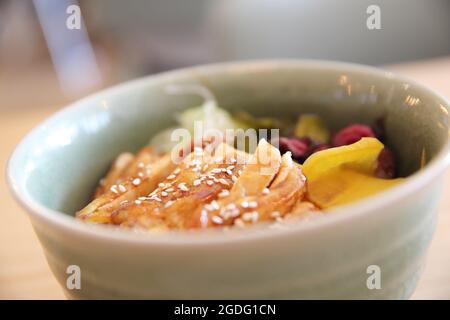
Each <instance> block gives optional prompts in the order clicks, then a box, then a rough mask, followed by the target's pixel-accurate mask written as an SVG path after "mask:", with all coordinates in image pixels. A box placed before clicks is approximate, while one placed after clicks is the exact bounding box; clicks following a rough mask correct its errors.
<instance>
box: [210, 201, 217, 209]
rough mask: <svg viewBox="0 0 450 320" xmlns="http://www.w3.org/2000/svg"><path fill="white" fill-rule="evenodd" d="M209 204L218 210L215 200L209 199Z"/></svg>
mask: <svg viewBox="0 0 450 320" xmlns="http://www.w3.org/2000/svg"><path fill="white" fill-rule="evenodd" d="M211 206H212V207H213V208H214V209H215V210H219V204H218V203H217V201H216V200H213V201H211Z"/></svg>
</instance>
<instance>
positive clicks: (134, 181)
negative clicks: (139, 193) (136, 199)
mask: <svg viewBox="0 0 450 320" xmlns="http://www.w3.org/2000/svg"><path fill="white" fill-rule="evenodd" d="M140 183H141V179H139V178H136V179H134V180H133V184H134V185H135V186H138V185H139V184H140Z"/></svg>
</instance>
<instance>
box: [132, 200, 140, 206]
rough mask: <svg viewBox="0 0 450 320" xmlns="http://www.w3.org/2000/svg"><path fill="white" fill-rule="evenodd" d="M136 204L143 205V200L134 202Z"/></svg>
mask: <svg viewBox="0 0 450 320" xmlns="http://www.w3.org/2000/svg"><path fill="white" fill-rule="evenodd" d="M134 203H135V204H137V205H140V204H141V203H142V201H141V200H134Z"/></svg>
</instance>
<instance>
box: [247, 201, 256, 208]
mask: <svg viewBox="0 0 450 320" xmlns="http://www.w3.org/2000/svg"><path fill="white" fill-rule="evenodd" d="M257 206H258V202H256V201H250V202H249V203H248V207H249V208H256V207H257Z"/></svg>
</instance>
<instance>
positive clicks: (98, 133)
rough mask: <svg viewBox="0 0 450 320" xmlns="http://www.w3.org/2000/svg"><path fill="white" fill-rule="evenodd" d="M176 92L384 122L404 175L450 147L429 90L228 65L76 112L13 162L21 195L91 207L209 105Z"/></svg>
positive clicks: (148, 82) (59, 205) (347, 71)
mask: <svg viewBox="0 0 450 320" xmlns="http://www.w3.org/2000/svg"><path fill="white" fill-rule="evenodd" d="M170 83H198V84H202V85H204V86H207V87H208V88H209V89H211V90H212V92H213V93H214V94H215V96H216V98H217V100H218V102H219V105H220V106H221V107H223V108H225V109H228V110H231V111H239V110H246V111H248V112H250V113H252V114H255V115H265V116H270V115H273V116H292V117H297V116H298V115H299V114H301V113H305V112H307V113H316V114H319V115H321V116H322V117H323V119H324V120H325V121H326V122H327V123H328V125H329V126H330V127H331V128H332V129H337V128H340V127H342V126H345V125H347V124H350V123H354V122H364V123H368V124H372V123H374V121H375V120H376V119H378V118H382V119H384V122H385V127H386V136H387V144H388V145H389V146H390V147H391V148H392V149H393V150H394V153H395V155H396V157H397V160H398V166H399V169H400V174H401V175H403V176H406V175H409V174H412V173H413V172H415V171H416V170H418V169H419V168H420V166H421V163H422V162H424V161H425V162H429V160H430V159H432V158H433V157H434V156H435V155H436V154H437V153H438V152H439V151H440V150H441V149H442V148H443V146H444V145H445V143H446V142H447V140H448V132H449V128H448V109H447V108H448V105H447V104H446V103H445V101H443V100H442V99H440V98H439V97H437V96H436V95H434V94H432V93H430V92H429V91H428V90H426V89H424V88H422V87H421V86H418V85H416V84H413V83H410V82H409V81H408V80H404V79H400V78H398V77H395V76H393V75H392V74H390V73H388V72H383V71H375V70H373V69H369V68H365V67H358V66H352V65H347V64H334V63H323V62H260V63H259V62H258V63H238V64H224V65H215V66H207V67H199V68H192V69H186V70H181V71H175V72H170V73H165V74H161V75H157V76H152V77H148V78H144V79H141V80H137V81H133V82H130V83H126V84H124V85H121V86H118V87H115V88H112V89H109V90H106V91H103V92H100V93H98V94H96V95H94V96H91V97H88V98H86V99H83V100H81V101H79V102H77V103H75V104H74V105H73V106H71V107H70V108H67V109H64V110H63V111H61V112H59V113H58V114H57V115H55V116H53V117H52V118H50V119H49V120H47V121H46V122H45V123H43V124H42V125H41V126H39V127H38V128H36V129H35V130H34V131H33V132H32V133H31V134H29V135H28V136H27V137H26V138H25V140H24V141H23V142H22V143H21V145H20V146H19V147H18V149H17V150H16V152H15V154H14V156H13V157H12V160H11V162H10V174H11V176H12V177H14V180H15V182H16V183H17V184H18V189H19V190H21V192H26V193H27V194H28V195H29V196H30V197H31V198H32V199H34V200H36V201H37V202H39V203H40V204H41V205H44V206H46V207H49V208H51V209H54V210H58V211H61V212H64V213H67V214H70V215H72V214H74V212H76V211H77V210H79V209H80V208H82V207H83V206H84V205H85V204H86V203H87V202H88V200H89V198H90V196H91V194H92V191H93V188H94V187H95V185H96V184H97V182H98V180H99V179H100V178H101V177H102V176H103V175H104V174H105V172H106V170H107V169H108V166H109V165H110V163H111V161H112V160H113V159H114V158H115V157H116V156H117V155H118V154H119V153H120V152H123V151H132V152H134V151H136V150H138V148H140V147H142V146H143V145H145V144H146V143H147V142H148V141H149V139H150V138H151V136H152V135H153V134H155V133H156V132H157V131H159V130H160V129H163V128H166V127H168V126H169V125H171V124H173V118H174V114H175V113H176V112H178V111H180V110H182V109H185V108H188V107H192V106H195V105H198V104H200V103H201V99H200V98H199V97H196V96H187V95H186V96H169V95H167V94H166V93H165V92H164V88H165V86H166V85H167V84H170Z"/></svg>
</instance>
